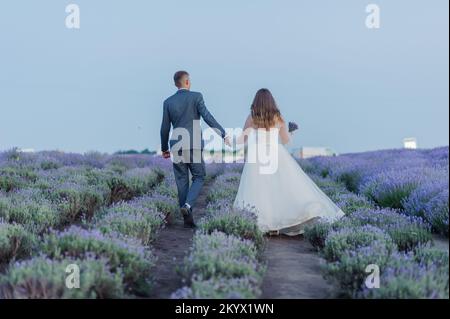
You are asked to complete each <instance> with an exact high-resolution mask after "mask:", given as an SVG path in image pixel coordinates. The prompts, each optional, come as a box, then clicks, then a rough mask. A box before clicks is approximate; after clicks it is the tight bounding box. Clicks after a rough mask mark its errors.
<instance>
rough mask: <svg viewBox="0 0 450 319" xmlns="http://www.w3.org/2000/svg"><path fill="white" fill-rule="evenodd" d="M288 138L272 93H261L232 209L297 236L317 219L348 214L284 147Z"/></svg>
mask: <svg viewBox="0 0 450 319" xmlns="http://www.w3.org/2000/svg"><path fill="white" fill-rule="evenodd" d="M289 139H290V133H289V132H288V128H287V125H286V122H285V121H284V120H283V118H282V116H281V113H280V111H279V109H278V107H277V105H276V102H275V100H274V98H273V96H272V94H271V93H270V91H269V90H267V89H261V90H259V91H258V92H257V94H256V96H255V99H254V101H253V104H252V106H251V114H250V115H249V116H248V118H247V120H246V122H245V126H244V130H243V133H242V135H241V136H240V137H239V138H238V141H237V143H238V144H245V146H246V148H247V152H246V162H245V165H244V169H243V172H242V177H241V181H240V185H239V190H238V193H237V195H236V199H235V201H234V207H235V208H239V209H250V210H253V211H254V212H255V213H256V215H257V217H258V225H259V227H260V229H261V230H262V231H263V232H268V233H271V234H285V235H289V236H295V235H299V234H302V233H303V232H304V227H305V225H307V224H309V223H312V222H314V221H315V220H317V219H319V218H326V219H337V218H339V217H341V216H343V215H344V213H343V212H342V210H341V209H340V208H339V207H337V206H336V205H335V204H334V203H333V202H332V201H331V200H330V199H329V198H328V197H327V195H325V194H324V193H323V192H322V191H321V190H320V188H319V187H317V185H316V184H315V183H314V182H313V181H312V180H311V179H310V178H309V177H308V175H306V173H304V172H303V170H302V169H301V167H300V166H299V165H298V163H297V162H296V161H295V160H294V158H292V156H291V155H290V154H289V152H288V150H287V149H286V148H285V146H284V144H287V143H288V142H289Z"/></svg>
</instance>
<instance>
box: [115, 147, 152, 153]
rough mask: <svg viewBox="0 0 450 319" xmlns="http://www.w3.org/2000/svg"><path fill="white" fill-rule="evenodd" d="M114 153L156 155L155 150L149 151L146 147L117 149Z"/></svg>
mask: <svg viewBox="0 0 450 319" xmlns="http://www.w3.org/2000/svg"><path fill="white" fill-rule="evenodd" d="M114 154H116V155H135V154H144V155H156V151H150V150H149V149H148V148H146V149H145V150H143V151H136V150H127V151H118V152H115V153H114Z"/></svg>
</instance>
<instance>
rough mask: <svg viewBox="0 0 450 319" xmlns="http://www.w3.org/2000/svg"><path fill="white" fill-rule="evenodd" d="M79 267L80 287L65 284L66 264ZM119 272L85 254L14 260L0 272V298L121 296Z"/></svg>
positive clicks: (120, 275)
mask: <svg viewBox="0 0 450 319" xmlns="http://www.w3.org/2000/svg"><path fill="white" fill-rule="evenodd" d="M70 264H75V265H77V266H78V267H79V269H80V288H77V289H69V288H67V286H66V277H67V273H66V267H67V266H68V265H70ZM122 280H123V278H122V274H121V273H120V271H119V272H111V271H110V269H109V266H108V261H107V260H105V259H97V258H95V257H87V258H86V259H83V260H81V259H72V258H66V259H64V260H51V259H49V258H47V257H45V256H41V257H36V258H33V259H31V260H26V261H21V262H17V263H15V264H13V265H11V267H10V268H9V269H8V271H7V272H6V274H5V275H0V299H96V298H98V299H105V298H122V297H124V291H123V282H122Z"/></svg>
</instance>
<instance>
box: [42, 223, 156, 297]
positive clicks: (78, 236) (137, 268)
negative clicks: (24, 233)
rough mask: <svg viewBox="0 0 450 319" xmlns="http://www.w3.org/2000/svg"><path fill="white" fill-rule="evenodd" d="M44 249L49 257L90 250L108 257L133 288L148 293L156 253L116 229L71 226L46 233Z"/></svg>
mask: <svg viewBox="0 0 450 319" xmlns="http://www.w3.org/2000/svg"><path fill="white" fill-rule="evenodd" d="M41 251H42V252H43V253H45V254H46V255H48V256H49V257H50V258H54V259H59V260H63V259H65V258H67V257H73V258H84V257H86V256H88V255H90V254H92V253H93V254H95V255H96V256H98V257H101V258H105V259H107V260H108V263H109V265H110V267H111V271H113V272H116V271H121V272H123V275H124V283H125V285H126V287H127V289H128V291H130V292H135V293H138V294H143V293H146V292H147V293H148V290H149V279H150V274H151V268H152V267H153V265H154V263H155V257H154V256H153V255H152V253H151V252H150V251H149V250H148V249H147V248H146V247H144V246H143V245H142V244H141V243H140V242H139V241H138V240H135V239H133V238H127V239H126V238H123V236H118V235H117V234H115V233H110V234H107V235H105V234H103V233H102V232H101V231H99V230H85V229H82V228H79V227H75V226H72V227H70V228H69V229H67V230H65V231H63V232H52V233H50V234H48V235H46V236H45V239H44V242H43V244H42V246H41Z"/></svg>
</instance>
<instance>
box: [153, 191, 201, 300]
mask: <svg viewBox="0 0 450 319" xmlns="http://www.w3.org/2000/svg"><path fill="white" fill-rule="evenodd" d="M208 189H209V186H208V185H205V187H203V190H202V193H201V194H200V196H199V198H198V200H197V207H196V208H195V210H194V218H195V220H196V221H197V222H198V221H199V220H200V218H202V217H203V216H204V215H205V209H206V195H207V194H208ZM174 219H175V220H174V223H173V224H172V225H171V226H167V227H166V228H165V229H163V230H162V231H161V233H160V234H159V236H158V238H157V240H156V242H155V243H154V244H153V245H152V251H153V253H154V254H155V255H156V256H157V257H158V261H157V264H156V266H155V268H154V269H153V273H154V280H155V281H154V286H153V289H152V293H151V295H150V298H153V299H168V298H170V295H171V294H172V293H173V292H175V291H176V290H177V289H179V288H181V287H182V286H183V281H182V277H181V276H180V275H179V274H178V273H177V272H176V268H177V266H178V265H181V263H182V262H183V259H184V257H185V256H186V255H187V254H188V252H189V248H190V247H191V244H192V237H193V235H194V230H192V229H188V228H184V227H183V218H182V217H181V216H180V215H177V216H175V218H174Z"/></svg>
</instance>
